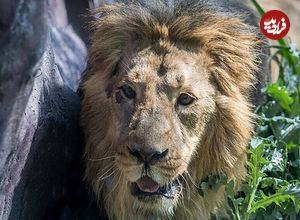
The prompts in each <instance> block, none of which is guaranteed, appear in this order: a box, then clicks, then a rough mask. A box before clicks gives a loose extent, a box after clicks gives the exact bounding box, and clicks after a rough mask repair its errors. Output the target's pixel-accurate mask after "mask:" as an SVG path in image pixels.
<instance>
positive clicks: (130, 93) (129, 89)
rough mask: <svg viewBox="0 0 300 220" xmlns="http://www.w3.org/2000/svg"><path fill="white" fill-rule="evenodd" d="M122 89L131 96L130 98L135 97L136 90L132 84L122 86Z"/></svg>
mask: <svg viewBox="0 0 300 220" xmlns="http://www.w3.org/2000/svg"><path fill="white" fill-rule="evenodd" d="M121 90H122V92H123V94H124V95H125V96H126V97H127V98H129V99H134V98H135V91H133V89H132V88H131V87H130V86H127V85H125V86H122V87H121Z"/></svg>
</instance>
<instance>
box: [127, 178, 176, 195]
mask: <svg viewBox="0 0 300 220" xmlns="http://www.w3.org/2000/svg"><path fill="white" fill-rule="evenodd" d="M181 187H182V180H181V178H176V179H175V180H174V181H173V182H172V183H170V184H166V185H164V186H160V185H159V184H158V183H157V182H155V181H154V180H152V179H151V178H150V177H149V176H144V177H142V178H140V179H138V180H137V181H136V182H135V183H133V184H132V195H134V196H138V197H143V196H144V197H145V196H163V197H166V198H168V199H172V198H174V197H175V196H176V194H177V193H178V192H180V189H181Z"/></svg>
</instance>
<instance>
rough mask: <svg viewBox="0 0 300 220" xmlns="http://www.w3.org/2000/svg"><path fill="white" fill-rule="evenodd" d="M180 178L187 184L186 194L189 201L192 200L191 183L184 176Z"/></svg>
mask: <svg viewBox="0 0 300 220" xmlns="http://www.w3.org/2000/svg"><path fill="white" fill-rule="evenodd" d="M180 176H181V177H182V178H183V180H184V182H185V183H186V185H187V190H186V192H187V193H188V199H189V200H190V198H191V188H190V186H189V183H188V182H187V180H186V179H185V178H184V176H183V175H182V174H180Z"/></svg>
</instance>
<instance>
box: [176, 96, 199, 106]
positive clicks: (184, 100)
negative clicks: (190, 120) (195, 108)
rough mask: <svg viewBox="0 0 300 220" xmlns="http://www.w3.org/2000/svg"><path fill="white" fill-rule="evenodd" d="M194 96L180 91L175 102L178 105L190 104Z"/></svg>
mask: <svg viewBox="0 0 300 220" xmlns="http://www.w3.org/2000/svg"><path fill="white" fill-rule="evenodd" d="M194 100H195V98H194V97H192V96H190V95H189V94H186V93H182V94H181V95H180V96H179V97H178V99H177V102H178V104H180V105H190V104H192V103H193V102H194Z"/></svg>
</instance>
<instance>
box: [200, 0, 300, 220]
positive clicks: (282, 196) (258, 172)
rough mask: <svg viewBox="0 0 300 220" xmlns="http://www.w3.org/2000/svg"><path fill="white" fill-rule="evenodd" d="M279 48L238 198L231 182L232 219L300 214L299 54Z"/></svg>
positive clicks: (289, 46)
mask: <svg viewBox="0 0 300 220" xmlns="http://www.w3.org/2000/svg"><path fill="white" fill-rule="evenodd" d="M252 2H253V3H254V5H255V6H256V8H257V10H258V11H259V12H260V13H261V15H263V14H264V11H263V10H262V9H261V7H260V6H259V5H258V3H257V2H256V1H255V0H252ZM278 43H279V46H274V45H271V46H270V47H272V48H275V49H277V51H276V52H275V53H274V54H273V55H271V56H270V58H269V60H268V61H269V62H270V61H271V60H275V61H276V62H277V64H278V66H279V77H278V82H277V83H274V84H271V83H267V85H266V87H265V88H264V89H263V92H264V94H265V103H264V104H263V105H260V106H258V107H257V109H256V113H257V114H258V115H259V124H258V127H257V130H256V136H255V137H253V138H252V140H251V142H250V144H249V161H248V170H249V177H248V183H246V184H243V185H242V187H241V190H240V191H239V192H238V193H237V194H235V192H234V190H233V188H234V184H233V181H231V182H229V183H228V184H226V192H227V196H228V201H229V204H230V206H231V208H232V209H231V215H232V218H233V219H241V220H248V219H291V220H294V219H296V218H297V214H298V213H299V212H300V104H299V91H300V87H299V81H300V53H299V51H298V50H297V49H296V45H295V44H294V43H292V42H291V40H289V43H287V42H286V41H285V40H284V39H280V40H279V41H278ZM203 185H205V184H203ZM298 217H299V216H298Z"/></svg>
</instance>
